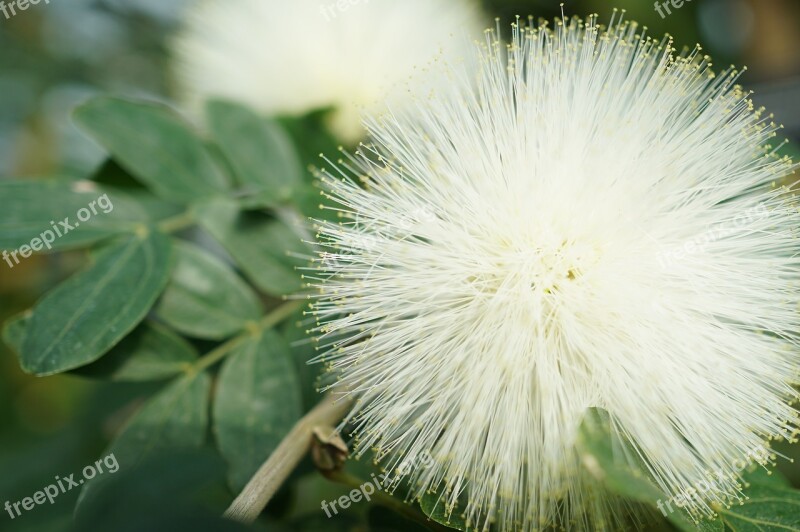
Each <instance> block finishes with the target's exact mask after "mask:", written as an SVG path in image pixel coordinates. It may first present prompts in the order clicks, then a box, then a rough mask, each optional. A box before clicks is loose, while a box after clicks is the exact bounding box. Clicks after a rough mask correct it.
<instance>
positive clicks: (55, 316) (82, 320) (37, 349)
mask: <svg viewBox="0 0 800 532" xmlns="http://www.w3.org/2000/svg"><path fill="white" fill-rule="evenodd" d="M171 251H172V248H171V242H170V240H169V238H168V237H166V236H165V235H163V234H160V233H156V232H151V233H149V234H147V235H146V236H140V235H133V236H131V237H129V238H127V239H125V240H122V241H120V242H118V243H115V244H114V245H112V246H109V247H108V248H106V249H104V250H103V251H102V252H101V253H99V254H98V255H97V257H96V258H95V263H94V264H93V265H91V266H90V267H89V268H87V269H86V270H84V271H82V272H81V273H78V274H77V275H75V276H74V277H72V278H70V279H68V280H67V281H66V282H64V283H63V284H61V285H60V286H58V287H57V288H56V289H55V290H53V291H52V292H50V293H49V294H47V295H46V296H45V297H44V298H43V299H42V300H41V301H39V302H38V303H37V304H36V306H35V307H34V308H33V315H32V316H31V318H30V322H29V324H28V326H27V334H26V335H25V341H24V343H23V346H22V352H21V354H20V355H21V356H20V358H21V364H22V368H23V369H24V370H25V371H28V372H30V373H35V374H37V375H52V374H54V373H59V372H63V371H67V370H70V369H74V368H77V367H79V366H83V365H85V364H88V363H90V362H93V361H95V360H97V359H98V358H100V357H101V356H102V355H103V354H104V353H106V352H107V351H108V350H109V349H111V348H112V347H114V346H115V345H116V344H117V343H118V342H119V341H120V340H122V338H124V337H125V336H126V335H127V334H128V333H129V332H130V331H131V330H133V328H134V327H136V325H137V324H138V323H139V322H141V321H142V319H144V317H145V315H147V312H148V311H149V310H150V308H151V307H152V306H153V304H154V303H155V301H156V299H157V298H158V296H159V295H160V294H161V291H162V290H163V289H164V287H165V285H166V283H167V280H168V279H169V271H170V263H171V254H172V253H171Z"/></svg>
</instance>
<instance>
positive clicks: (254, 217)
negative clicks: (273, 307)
mask: <svg viewBox="0 0 800 532" xmlns="http://www.w3.org/2000/svg"><path fill="white" fill-rule="evenodd" d="M197 219H198V221H199V223H200V225H201V226H202V227H203V228H204V229H205V230H207V231H208V232H209V233H210V234H211V235H212V236H213V237H214V239H216V240H217V241H218V242H219V243H220V244H221V245H222V246H223V247H224V248H225V249H226V250H228V252H229V253H230V254H231V256H232V257H233V259H234V260H235V261H236V263H237V264H238V265H239V267H240V268H241V269H242V271H243V272H244V273H245V275H247V277H248V278H249V279H250V280H252V281H253V283H254V284H255V285H256V286H257V287H258V288H260V289H261V290H263V291H264V292H266V293H267V294H270V295H274V296H283V295H288V294H292V293H295V292H297V291H298V290H299V289H300V288H301V286H302V280H301V278H300V275H299V274H298V273H297V272H296V271H295V268H296V267H297V266H301V265H303V264H305V263H304V262H303V260H302V259H299V258H296V257H297V256H298V255H306V256H310V254H311V253H310V251H309V249H308V247H306V245H305V244H304V243H303V241H302V239H301V237H300V236H299V235H298V234H296V233H295V232H294V231H292V229H290V228H289V226H287V225H286V224H285V223H283V222H282V221H280V220H278V219H275V218H272V217H270V216H267V215H266V214H263V213H258V212H243V211H241V210H240V209H239V207H238V205H237V204H236V203H234V202H232V201H226V200H214V201H212V202H208V203H206V204H203V205H201V206H198V208H197Z"/></svg>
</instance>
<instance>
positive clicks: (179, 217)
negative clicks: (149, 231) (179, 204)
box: [158, 210, 195, 233]
mask: <svg viewBox="0 0 800 532" xmlns="http://www.w3.org/2000/svg"><path fill="white" fill-rule="evenodd" d="M194 224H195V219H194V213H193V212H192V211H191V210H188V211H185V212H182V213H180V214H176V215H175V216H173V217H171V218H167V219H166V220H161V221H160V222H159V223H158V228H159V229H160V230H161V231H162V232H164V233H176V232H178V231H182V230H184V229H188V228H189V227H191V226H193V225H194Z"/></svg>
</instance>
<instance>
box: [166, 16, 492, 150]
mask: <svg viewBox="0 0 800 532" xmlns="http://www.w3.org/2000/svg"><path fill="white" fill-rule="evenodd" d="M481 25H482V22H481V19H480V15H479V10H478V8H477V7H476V5H475V2H474V0H402V1H398V0H290V1H289V0H237V1H233V2H232V1H230V0H202V1H201V2H199V3H196V4H194V5H193V7H192V9H191V10H189V11H188V12H187V15H186V23H185V27H184V28H183V29H182V30H181V31H180V32H179V33H178V35H177V36H176V38H175V42H174V45H173V48H174V56H175V78H176V82H177V90H178V93H179V98H180V99H181V100H182V101H183V102H184V103H185V104H186V105H187V106H188V107H189V108H190V109H199V108H201V106H202V104H203V103H204V102H205V100H207V99H209V98H227V99H233V100H236V101H239V102H242V103H245V104H248V105H249V106H251V107H253V108H254V109H257V110H260V111H262V112H264V113H266V114H269V115H274V114H290V115H294V114H303V113H306V112H309V111H313V110H316V109H320V108H326V107H333V108H334V114H333V116H332V117H331V126H332V129H333V130H334V132H335V133H336V134H338V135H339V136H340V137H341V138H343V139H345V140H349V141H353V140H358V139H359V138H361V137H362V136H363V134H364V128H363V126H362V124H361V118H360V114H361V112H363V111H369V110H373V111H374V110H375V109H379V106H380V105H382V104H383V102H384V101H385V100H386V98H387V97H388V96H390V95H391V96H395V97H396V99H398V100H400V99H401V98H400V97H399V95H400V93H402V91H397V90H395V89H396V88H397V87H398V86H403V85H404V84H405V83H406V82H407V81H409V79H410V78H411V77H415V78H417V79H420V80H421V79H422V78H423V76H421V75H417V76H415V71H416V69H423V68H424V67H426V66H428V65H429V64H430V63H431V62H432V61H433V60H434V59H436V58H438V57H444V58H448V57H450V58H453V57H457V56H458V55H459V54H461V53H465V52H468V51H469V47H468V44H469V43H468V40H467V39H461V40H459V39H451V38H449V37H450V35H449V34H451V33H456V34H462V33H463V34H469V32H471V31H474V30H477V29H480V27H481Z"/></svg>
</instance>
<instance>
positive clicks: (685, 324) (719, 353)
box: [308, 15, 800, 531]
mask: <svg viewBox="0 0 800 532" xmlns="http://www.w3.org/2000/svg"><path fill="white" fill-rule="evenodd" d="M615 18H616V15H615ZM615 18H612V21H611V24H610V25H609V26H608V27H603V26H599V25H598V24H597V22H596V19H595V18H593V17H590V18H588V19H586V20H585V21H584V20H580V19H572V20H558V21H556V23H555V26H554V28H553V29H549V27H548V25H547V23H542V24H540V25H539V26H538V27H534V25H533V24H532V23H528V24H523V25H520V24H519V23H518V24H515V25H513V40H512V41H511V42H510V44H505V43H503V42H500V41H499V40H498V39H499V38H498V37H497V33H495V32H494V31H487V39H486V42H485V43H479V44H478V46H477V49H478V55H479V56H480V57H479V62H478V64H479V70H478V72H477V73H472V74H470V73H469V71H468V70H467V69H466V67H455V68H448V69H445V71H446V72H445V73H446V75H447V76H448V77H449V80H450V84H449V86H447V87H443V88H442V89H440V90H438V91H436V92H435V93H434V94H433V95H432V96H429V95H427V94H426V95H425V97H424V98H421V99H420V100H419V101H418V102H417V107H418V108H417V109H416V111H415V112H414V113H400V114H389V115H387V116H383V117H382V118H379V119H376V120H373V121H371V122H370V123H369V129H370V133H371V136H372V138H373V143H371V144H369V145H363V146H362V147H361V148H360V149H359V150H358V151H357V152H356V155H355V156H350V157H348V159H346V160H340V161H339V163H338V164H336V165H332V166H333V167H335V168H336V169H337V171H336V172H333V173H331V172H329V171H323V172H321V177H322V180H323V183H324V185H325V188H326V189H327V191H326V192H324V194H326V195H328V196H329V197H330V199H331V200H332V201H333V202H335V204H336V207H333V208H335V209H338V210H339V212H340V216H341V221H340V223H329V222H322V221H320V222H317V224H316V225H317V228H318V233H319V237H320V239H321V241H322V242H323V246H324V248H325V249H324V253H322V260H319V261H315V262H316V264H315V265H314V266H313V267H312V268H311V269H312V270H314V273H311V274H310V275H309V276H308V278H310V279H312V280H311V281H310V283H309V285H310V286H311V287H314V288H315V289H318V291H319V293H318V294H317V295H314V296H311V297H312V305H311V306H312V309H313V310H312V311H311V312H312V313H313V314H315V316H316V318H317V320H318V329H317V331H318V333H319V336H318V338H319V342H320V343H319V349H320V351H321V355H320V357H319V359H320V360H323V361H325V362H326V363H327V365H328V367H329V369H330V371H331V372H332V374H333V375H334V376H335V377H337V379H338V383H337V384H336V385H335V386H336V387H337V388H338V389H340V390H345V391H344V392H343V393H345V394H351V395H353V396H354V398H356V403H355V407H354V409H353V411H352V412H351V414H350V415H349V417H348V419H347V421H348V422H349V423H351V424H352V425H351V426H353V427H354V428H355V435H356V440H355V441H356V452H357V453H359V454H361V453H364V452H366V451H368V450H370V449H373V450H375V452H376V453H377V456H378V458H379V459H382V460H384V463H386V464H387V465H388V467H389V468H390V469H391V468H393V467H395V466H396V465H397V464H405V463H416V461H417V458H418V457H419V456H421V455H423V453H425V455H429V456H430V457H432V460H433V462H434V464H433V465H432V466H431V467H427V468H417V469H415V470H413V471H405V473H406V474H407V479H406V480H408V481H410V483H411V486H412V489H413V494H414V495H421V494H423V493H425V492H428V493H430V492H431V490H433V491H434V492H436V493H438V494H440V496H441V498H440V499H439V504H442V505H444V506H446V507H447V508H452V507H454V506H455V504H456V502H457V501H458V500H459V499H461V500H462V501H463V504H462V505H461V506H459V507H458V512H459V513H460V514H462V515H464V516H465V517H466V518H467V519H468V522H469V523H470V526H472V527H475V528H478V529H484V528H485V527H488V526H489V524H490V523H492V524H493V526H495V527H496V529H497V530H501V531H508V530H534V529H540V528H544V527H546V526H547V525H555V526H563V527H566V528H569V529H596V528H605V527H610V529H611V530H617V529H620V528H621V527H622V519H623V518H622V514H623V513H625V510H626V503H625V502H624V501H621V500H619V499H617V498H615V497H614V496H613V495H611V494H610V493H608V492H607V491H606V490H604V489H603V487H602V486H601V484H600V483H599V481H597V480H595V478H594V477H592V476H590V475H589V474H588V473H587V472H586V471H587V470H586V469H585V468H583V467H582V465H581V457H580V456H579V452H578V451H577V450H576V437H577V432H578V429H579V426H580V424H581V421H582V418H583V416H584V415H585V413H586V411H587V409H589V408H592V407H598V408H602V409H605V410H606V411H608V413H609V415H610V417H611V420H612V431H613V433H614V434H615V435H616V437H618V438H620V441H622V442H624V443H626V444H628V445H630V446H632V447H633V449H634V450H635V452H636V453H637V454H638V455H639V456H638V457H637V458H640V459H641V460H642V462H643V463H644V464H645V467H646V468H647V469H648V471H649V473H650V474H651V475H652V477H653V479H654V481H655V482H656V483H657V484H658V485H659V487H660V488H662V489H663V490H664V491H665V492H666V493H667V494H676V493H687V492H689V493H691V491H689V490H692V489H694V488H695V486H697V485H698V483H699V482H701V481H707V480H708V477H709V475H713V483H714V486H715V487H714V489H709V490H707V492H706V493H705V494H703V495H702V496H701V497H698V498H692V499H691V501H690V502H689V509H690V511H691V512H692V513H693V515H694V516H695V517H700V516H702V515H713V513H714V511H713V508H714V507H715V505H716V504H728V503H730V502H732V501H734V500H735V499H736V498H737V497H740V496H741V491H740V486H739V480H740V477H739V476H738V474H737V470H736V469H735V468H734V467H733V465H732V464H735V463H741V461H742V460H743V459H747V458H748V457H751V456H752V451H753V449H764V445H768V444H765V442H767V441H768V440H769V439H771V438H774V437H781V436H783V437H790V438H791V437H792V431H793V430H794V429H793V427H796V421H797V413H796V411H795V409H794V408H793V407H792V406H791V405H792V404H793V402H794V401H795V400H796V398H797V393H796V392H795V390H794V389H793V387H792V386H793V384H794V383H796V382H797V381H798V367H799V366H798V362H800V357H798V350H797V347H798V331H800V315H799V314H798V303H799V300H800V288H798V280H799V279H798V277H800V258H798V248H799V247H800V246H798V240H797V238H796V235H795V230H796V228H797V227H799V226H800V214H798V210H797V208H796V207H795V206H794V205H793V204H791V203H789V201H791V200H790V199H789V198H788V196H789V194H787V191H786V188H785V187H781V186H780V180H781V179H782V178H783V177H786V176H788V175H790V174H792V173H793V171H794V170H795V166H794V165H793V164H792V162H791V161H790V160H789V159H788V158H781V157H779V156H778V155H776V150H777V149H778V148H779V147H780V146H770V144H769V143H770V142H771V139H772V138H773V137H775V136H776V134H777V133H776V132H777V130H778V129H780V127H779V126H776V125H775V124H774V123H772V121H771V118H770V117H769V116H765V115H764V114H763V110H757V109H754V108H753V106H752V104H751V102H750V100H749V99H748V96H749V94H748V93H744V92H743V91H742V90H741V88H739V87H738V86H736V85H735V82H736V79H737V77H738V73H737V72H736V71H734V70H733V69H731V70H727V71H725V72H723V73H721V74H718V75H715V74H713V73H712V69H711V68H710V67H711V65H710V63H709V58H708V57H705V56H703V55H702V54H701V53H700V49H699V48H697V49H695V50H694V51H689V50H686V51H684V52H683V53H680V54H676V53H674V52H675V49H674V48H673V47H672V44H671V42H672V41H671V39H670V38H669V37H665V38H664V39H652V38H650V37H647V36H645V35H644V34H643V33H639V32H638V29H637V25H636V24H635V23H629V22H623V21H621V20H619V19H616V20H615ZM351 178H353V179H351ZM355 181H360V182H361V186H359V185H358V184H356V183H355ZM718 472H724V474H722V473H719V474H718ZM401 473H403V471H401ZM694 491H697V490H694ZM654 502H655V501H654Z"/></svg>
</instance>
